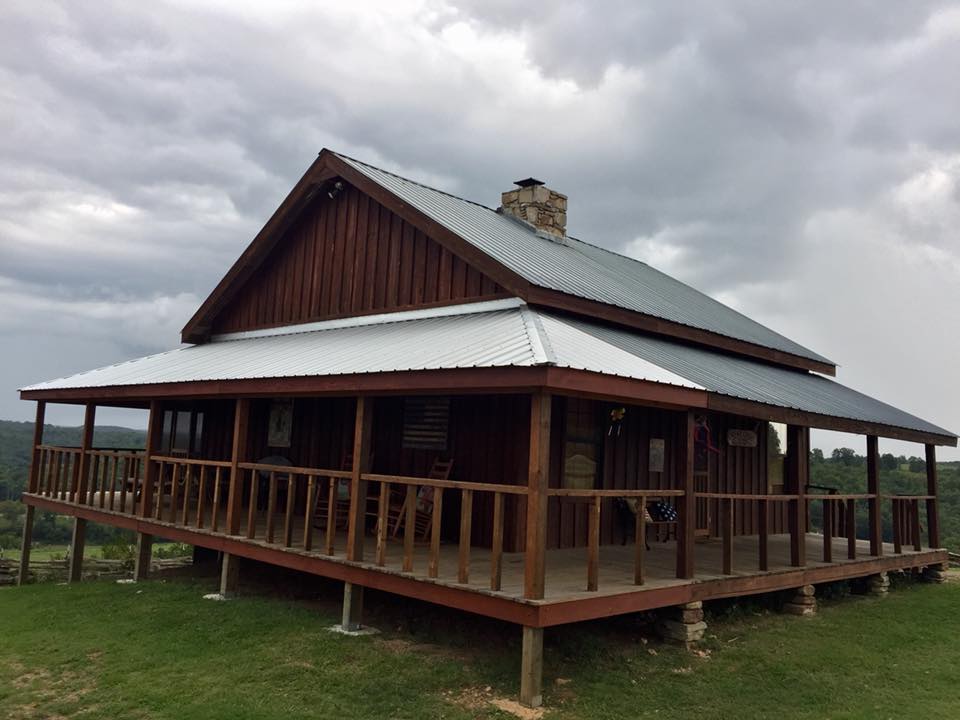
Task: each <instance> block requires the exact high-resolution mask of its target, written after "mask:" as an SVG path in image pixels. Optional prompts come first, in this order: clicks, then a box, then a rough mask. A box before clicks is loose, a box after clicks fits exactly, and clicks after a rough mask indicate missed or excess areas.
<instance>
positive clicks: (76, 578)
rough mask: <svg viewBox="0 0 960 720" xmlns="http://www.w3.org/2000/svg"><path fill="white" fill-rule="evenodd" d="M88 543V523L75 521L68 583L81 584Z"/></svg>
mask: <svg viewBox="0 0 960 720" xmlns="http://www.w3.org/2000/svg"><path fill="white" fill-rule="evenodd" d="M86 541H87V521H86V520H84V519H83V518H78V517H75V518H74V519H73V538H72V539H71V541H70V567H69V568H68V574H67V582H72V583H74V582H80V579H81V576H82V575H83V550H84V546H85V545H86Z"/></svg>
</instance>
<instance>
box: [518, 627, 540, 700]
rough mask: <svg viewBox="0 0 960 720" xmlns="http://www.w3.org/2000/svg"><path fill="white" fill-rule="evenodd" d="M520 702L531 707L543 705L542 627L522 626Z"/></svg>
mask: <svg viewBox="0 0 960 720" xmlns="http://www.w3.org/2000/svg"><path fill="white" fill-rule="evenodd" d="M520 702H521V703H522V704H524V705H526V706H527V707H533V708H535V707H540V706H541V705H543V628H539V627H527V626H524V628H523V655H522V656H521V659H520Z"/></svg>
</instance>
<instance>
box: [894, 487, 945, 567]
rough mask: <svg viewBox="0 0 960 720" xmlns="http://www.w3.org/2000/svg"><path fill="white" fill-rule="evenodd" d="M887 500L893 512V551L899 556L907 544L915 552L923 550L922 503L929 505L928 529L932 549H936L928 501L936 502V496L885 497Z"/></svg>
mask: <svg viewBox="0 0 960 720" xmlns="http://www.w3.org/2000/svg"><path fill="white" fill-rule="evenodd" d="M883 498H884V499H885V500H890V502H891V504H892V510H893V551H894V552H895V553H897V554H898V555H899V554H900V553H902V552H903V546H904V544H905V542H909V543H911V544H912V545H913V549H914V550H921V549H922V544H921V541H920V537H921V528H920V501H921V500H922V501H923V502H924V504H925V505H927V529H928V531H929V532H930V535H931V537H930V538H929V544H930V547H935V543H936V541H935V539H934V538H933V537H932V535H933V530H932V523H931V522H930V517H929V515H930V504H928V503H927V501H928V500H935V499H936V496H934V495H884V496H883Z"/></svg>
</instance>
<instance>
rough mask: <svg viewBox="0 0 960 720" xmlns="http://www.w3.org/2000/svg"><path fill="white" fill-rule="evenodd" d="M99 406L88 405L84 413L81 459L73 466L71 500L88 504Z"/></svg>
mask: <svg viewBox="0 0 960 720" xmlns="http://www.w3.org/2000/svg"><path fill="white" fill-rule="evenodd" d="M96 418H97V406H96V405H94V404H93V403H87V405H86V408H85V410H84V413H83V436H82V437H81V439H80V457H79V458H78V459H77V462H76V464H75V465H74V466H73V468H74V470H73V488H72V490H71V492H70V500H71V501H73V502H77V503H79V504H81V505H86V504H87V487H88V482H89V479H90V478H89V476H90V448H91V447H92V446H93V426H94V425H95V423H96Z"/></svg>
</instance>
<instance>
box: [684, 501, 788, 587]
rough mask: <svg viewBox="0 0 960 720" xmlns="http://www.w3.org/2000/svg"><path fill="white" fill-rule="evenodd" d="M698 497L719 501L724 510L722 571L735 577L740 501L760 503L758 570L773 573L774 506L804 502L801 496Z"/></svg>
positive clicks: (722, 518) (721, 520) (722, 510)
mask: <svg viewBox="0 0 960 720" xmlns="http://www.w3.org/2000/svg"><path fill="white" fill-rule="evenodd" d="M697 497H702V498H708V499H714V500H717V502H718V503H719V506H720V537H721V551H720V557H721V566H722V568H721V570H722V572H723V574H724V575H732V574H733V528H734V521H735V518H734V515H735V512H736V504H735V503H736V501H738V500H742V501H755V502H756V503H757V517H758V520H759V522H758V523H757V567H758V569H759V570H761V571H763V572H766V571H767V570H769V569H770V552H769V540H770V504H771V503H778V502H785V503H792V502H798V501H799V500H800V496H799V495H783V494H768V493H764V494H754V495H746V494H738V493H713V492H710V493H697Z"/></svg>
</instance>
